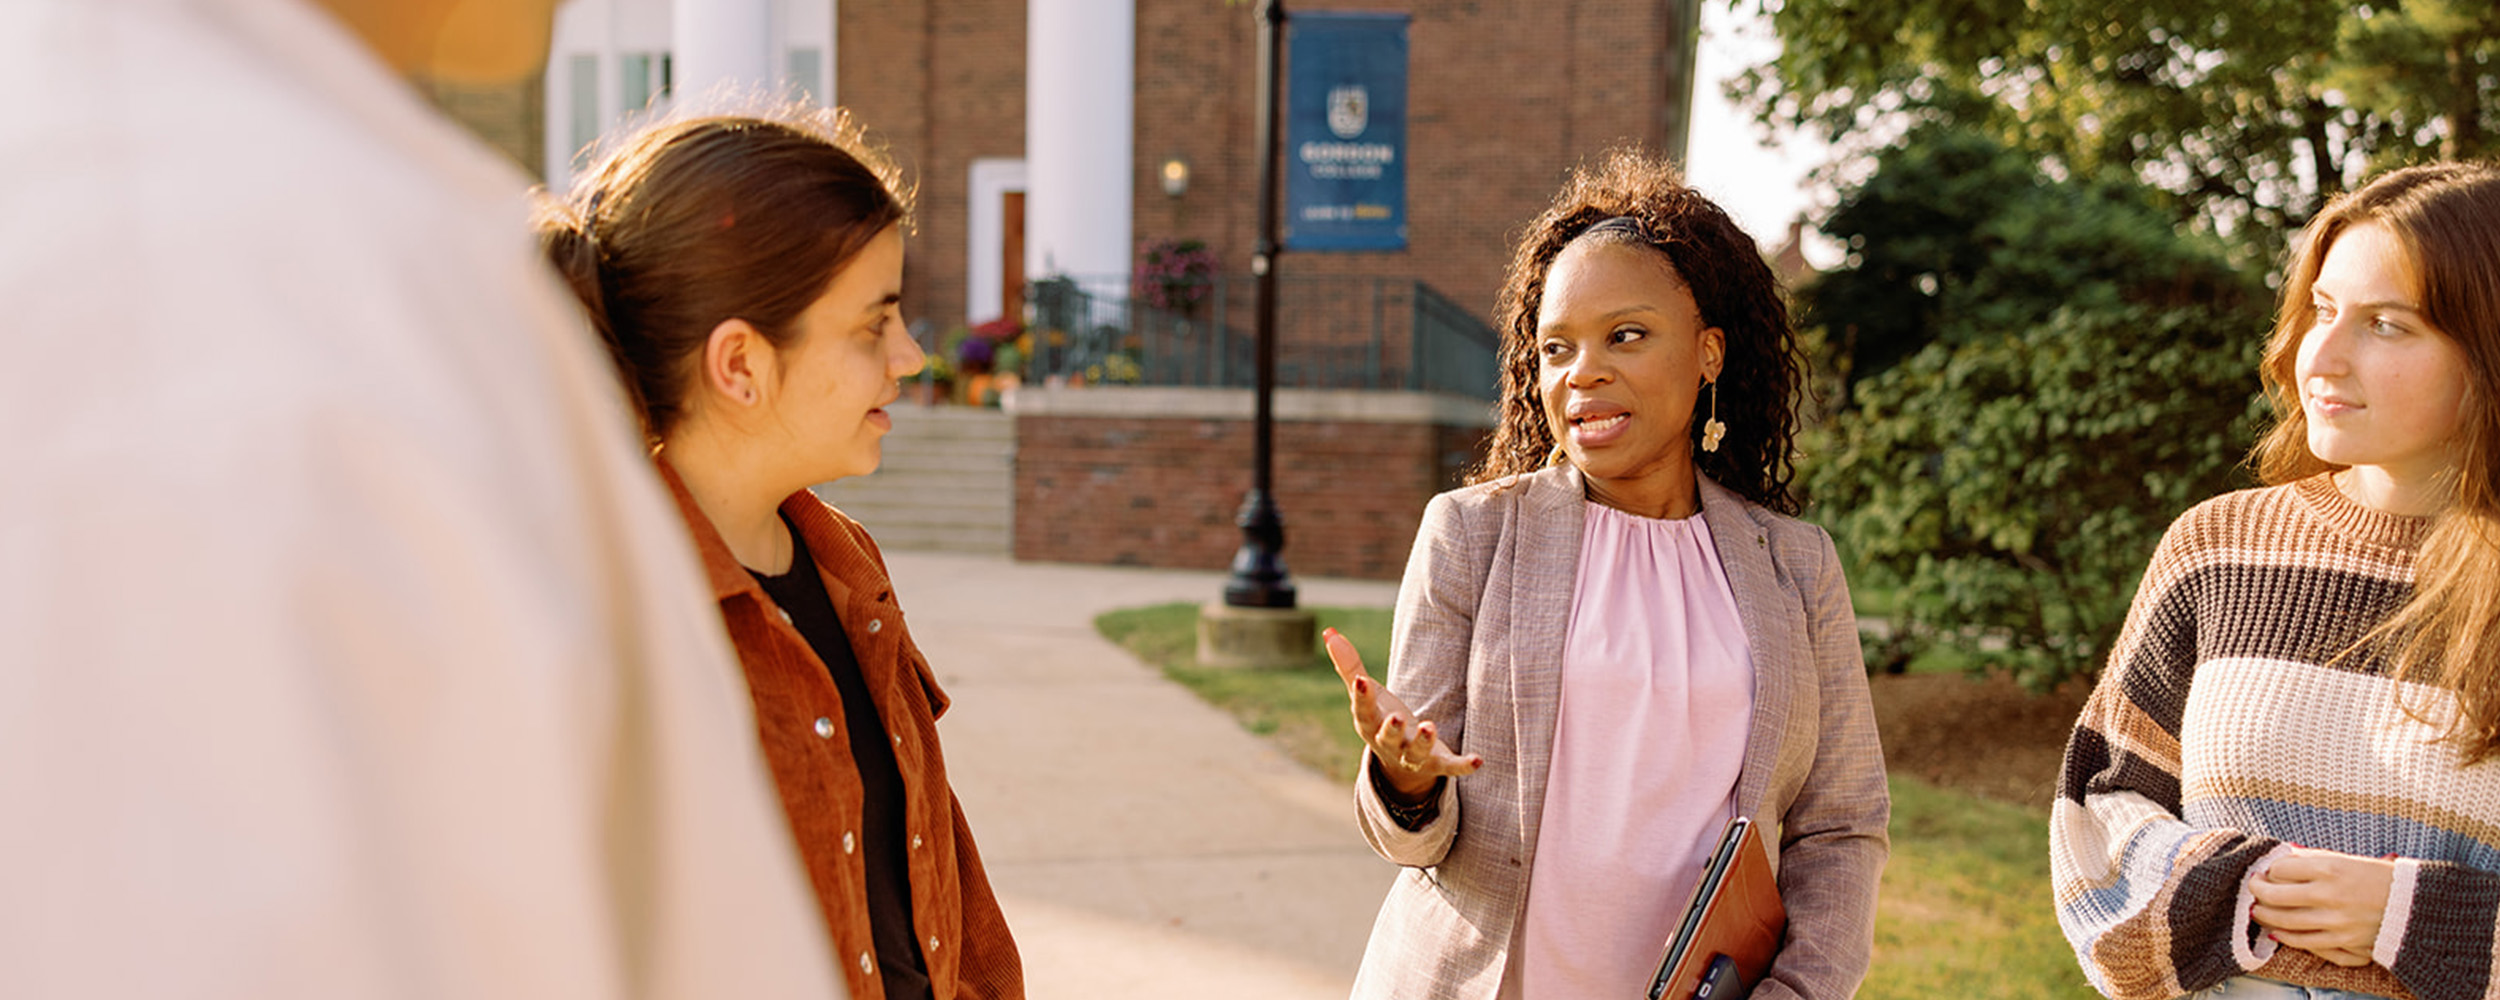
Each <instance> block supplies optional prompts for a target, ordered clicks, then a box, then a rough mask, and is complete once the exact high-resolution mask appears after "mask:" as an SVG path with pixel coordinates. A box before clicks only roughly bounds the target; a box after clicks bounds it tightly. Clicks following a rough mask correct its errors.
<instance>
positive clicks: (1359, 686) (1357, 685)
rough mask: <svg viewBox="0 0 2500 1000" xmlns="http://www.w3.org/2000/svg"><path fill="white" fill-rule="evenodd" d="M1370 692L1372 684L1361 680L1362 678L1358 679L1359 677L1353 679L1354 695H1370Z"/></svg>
mask: <svg viewBox="0 0 2500 1000" xmlns="http://www.w3.org/2000/svg"><path fill="white" fill-rule="evenodd" d="M1371 690H1372V682H1370V681H1367V680H1364V679H1362V678H1360V677H1357V678H1355V679H1354V693H1355V694H1370V693H1371Z"/></svg>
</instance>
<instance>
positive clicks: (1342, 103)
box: [1328, 83, 1369, 139]
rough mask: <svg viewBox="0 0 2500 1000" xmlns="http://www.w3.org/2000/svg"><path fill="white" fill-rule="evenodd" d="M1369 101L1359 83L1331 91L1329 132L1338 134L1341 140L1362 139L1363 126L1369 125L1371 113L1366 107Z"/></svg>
mask: <svg viewBox="0 0 2500 1000" xmlns="http://www.w3.org/2000/svg"><path fill="white" fill-rule="evenodd" d="M1368 101H1369V98H1368V97H1366V96H1365V95H1364V93H1363V85H1362V84H1359V83H1358V84H1355V85H1354V86H1351V87H1338V88H1337V89H1335V90H1331V91H1329V92H1328V130H1329V131H1331V132H1334V133H1336V134H1337V138H1340V139H1359V138H1362V136H1363V126H1364V125H1365V124H1366V123H1367V114H1368V111H1369V109H1368V108H1366V107H1364V105H1365V104H1366V103H1367V102H1368Z"/></svg>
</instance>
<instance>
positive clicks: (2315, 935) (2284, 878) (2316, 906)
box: [2248, 847, 2396, 966]
mask: <svg viewBox="0 0 2500 1000" xmlns="http://www.w3.org/2000/svg"><path fill="white" fill-rule="evenodd" d="M2395 872H2396V866H2395V863H2394V862H2390V861H2385V860H2381V859H2379V858H2364V857H2359V856H2356V855H2351V854H2340V853H2337V852H2334V851H2320V850H2312V849H2310V848H2306V847H2303V848H2296V849H2294V850H2293V851H2292V852H2291V853H2289V854H2285V855H2283V856H2282V857H2279V858H2276V859H2275V860H2274V862H2273V864H2271V865H2269V866H2267V868H2266V870H2265V871H2263V872H2260V873H2258V875H2257V877H2255V878H2252V879H2249V880H2248V893H2249V895H2250V896H2252V897H2254V898H2255V900H2256V904H2255V905H2254V906H2252V907H2250V908H2249V916H2250V917H2251V918H2253V919H2255V920H2256V921H2257V923H2259V924H2261V925H2263V926H2264V927H2265V928H2266V931H2267V932H2268V933H2269V934H2271V935H2273V937H2274V939H2275V940H2277V941H2280V942H2282V943H2284V944H2287V945H2290V946H2292V947H2294V948H2299V949H2301V950H2303V951H2306V952H2309V953H2311V954H2314V955H2316V956H2318V957H2319V958H2323V959H2326V960H2327V961H2329V962H2333V963H2335V964H2337V965H2347V966H2363V965H2368V964H2370V947H2371V945H2372V944H2373V943H2375V942H2376V941H2377V940H2378V928H2379V922H2380V921H2381V920H2383V919H2385V918H2386V915H2387V913H2386V910H2387V887H2388V885H2389V883H2391V882H2393V881H2394V879H2395Z"/></svg>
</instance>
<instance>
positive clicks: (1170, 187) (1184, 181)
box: [1163, 156, 1189, 198]
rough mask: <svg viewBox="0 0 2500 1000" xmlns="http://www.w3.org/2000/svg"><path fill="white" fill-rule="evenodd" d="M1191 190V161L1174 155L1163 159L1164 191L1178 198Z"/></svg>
mask: <svg viewBox="0 0 2500 1000" xmlns="http://www.w3.org/2000/svg"><path fill="white" fill-rule="evenodd" d="M1188 192H1189V161H1188V160H1184V159H1181V158H1180V157H1177V156H1175V157H1172V158H1171V159H1168V160H1165V161H1163V193H1164V194H1166V195H1170V196H1172V197H1174V198H1178V197H1180V196H1181V195H1183V194H1187V193H1188Z"/></svg>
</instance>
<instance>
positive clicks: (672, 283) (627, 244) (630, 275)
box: [536, 109, 911, 440]
mask: <svg viewBox="0 0 2500 1000" xmlns="http://www.w3.org/2000/svg"><path fill="white" fill-rule="evenodd" d="M910 197H911V195H910V191H909V190H908V189H906V188H905V187H904V186H903V185H902V182H901V177H900V173H899V171H897V170H896V169H895V167H894V165H893V163H892V161H891V160H889V159H887V158H886V157H885V156H883V155H882V154H881V153H879V152H878V151H876V150H875V149H873V148H872V147H871V146H869V145H868V144H867V142H866V141H865V140H864V139H863V138H862V137H861V134H860V130H859V129H858V128H857V126H855V125H853V124H852V123H851V122H850V121H849V119H848V118H847V117H845V116H843V115H841V114H840V113H839V112H828V111H803V110H798V109H775V110H771V111H764V112H760V113H757V114H740V115H710V116H705V117H699V118H686V119H681V120H669V121H662V122H660V123H657V124H654V125H652V126H650V127H647V128H645V129H643V130H642V131H640V132H637V133H635V134H633V135H631V136H629V137H627V138H626V139H624V140H623V141H622V142H621V143H620V144H619V145H618V146H617V147H616V148H615V149H614V150H612V151H610V152H609V153H608V154H607V155H605V156H604V157H602V158H601V159H600V160H599V162H598V164H597V165H596V166H594V167H592V168H591V170H590V172H589V173H588V174H586V175H584V176H583V177H582V178H581V180H580V181H579V182H577V183H576V184H575V185H574V187H573V190H572V192H571V193H570V194H569V195H568V196H566V197H564V198H561V199H558V198H553V197H546V198H542V199H541V200H540V204H539V209H538V215H537V219H536V222H537V227H538V233H539V240H540V245H541V247H542V248H543V249H544V251H545V252H546V255H547V259H548V261H549V262H551V263H553V264H554V265H555V267H556V270H557V271H559V272H561V273H562V274H563V275H564V278H565V281H566V282H567V283H569V284H570V285H571V286H572V288H573V292H574V294H575V295H577V296H578V297H580V299H581V301H582V306H583V308H584V309H586V310H587V311H588V312H589V313H590V319H591V323H592V325H594V326H596V327H597V328H598V330H599V336H600V337H601V338H602V339H604V340H606V341H607V344H608V350H609V353H610V354H611V355H612V356H613V357H614V358H615V361H616V366H617V370H618V372H619V373H620V374H622V375H623V377H624V380H625V385H626V388H627V389H628V391H629V392H630V393H631V394H632V396H633V399H634V404H635V406H636V408H637V409H638V410H639V411H640V412H641V415H642V422H643V429H644V431H645V432H646V433H648V434H649V435H650V436H651V437H652V438H653V439H655V440H656V439H659V438H662V437H665V436H667V434H668V432H669V429H670V428H671V427H673V426H675V425H676V423H677V421H678V420H679V419H681V418H682V417H683V416H684V412H683V409H684V405H685V398H686V389H687V382H688V379H689V378H690V376H691V373H692V372H693V370H694V366H695V362H696V358H697V357H698V356H699V355H700V354H701V352H702V350H703V345H704V343H705V342H706V341H707V340H708V339H709V338H710V336H711V333H712V329H713V328H714V327H716V326H718V325H720V324H721V323H722V322H723V321H726V320H730V319H743V320H745V321H747V323H748V324H750V325H752V326H754V327H755V329H756V330H757V331H758V332H760V333H762V334H763V335H764V337H765V339H767V340H769V341H771V342H772V344H773V346H775V347H777V348H786V347H788V346H789V341H790V338H791V337H792V336H793V335H794V332H795V331H794V326H793V324H794V321H795V320H796V319H797V318H798V315H799V314H800V313H801V312H804V311H806V309H807V307H808V305H809V304H810V303H813V302H814V301H816V299H817V297H818V296H820V295H822V294H824V290H825V286H826V285H827V284H828V283H829V282H831V281H832V279H833V274H834V272H835V271H837V270H839V269H841V268H842V267H843V265H845V264H848V263H850V261H851V258H852V257H854V256H857V255H858V253H859V252H860V250H862V249H863V248H865V247H867V245H868V244H869V242H870V241H871V240H874V239H875V238H876V236H877V234H879V233H882V232H884V231H885V230H886V228H887V227H890V226H896V225H904V224H907V223H908V222H909V219H910Z"/></svg>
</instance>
